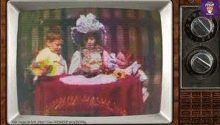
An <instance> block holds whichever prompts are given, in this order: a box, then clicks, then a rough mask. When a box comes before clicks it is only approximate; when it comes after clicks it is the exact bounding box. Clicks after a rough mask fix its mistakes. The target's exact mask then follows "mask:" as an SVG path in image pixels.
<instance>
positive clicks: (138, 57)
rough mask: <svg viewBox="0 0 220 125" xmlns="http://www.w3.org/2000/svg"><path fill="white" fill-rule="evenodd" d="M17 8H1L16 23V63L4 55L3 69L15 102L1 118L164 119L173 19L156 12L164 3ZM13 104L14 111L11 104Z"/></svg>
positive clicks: (168, 100)
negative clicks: (144, 6)
mask: <svg viewBox="0 0 220 125" xmlns="http://www.w3.org/2000/svg"><path fill="white" fill-rule="evenodd" d="M75 2H76V3H77V1H75ZM90 2H91V1H90ZM127 2H128V3H131V5H132V2H133V1H127ZM21 3H22V2H16V1H15V2H14V3H13V2H12V5H8V8H10V7H11V8H12V9H11V10H10V9H9V12H11V13H12V14H11V15H9V16H8V18H9V20H8V21H12V19H13V18H16V19H17V22H16V24H15V25H13V24H10V25H8V27H9V30H8V32H10V31H11V32H13V33H10V34H9V35H8V37H9V39H8V40H9V42H8V43H9V44H8V45H9V46H11V47H15V48H16V49H15V50H14V51H13V52H9V53H8V54H9V55H10V54H11V55H13V57H14V58H15V59H14V58H13V59H12V58H9V60H10V59H11V60H13V61H15V62H14V63H13V64H9V65H11V66H10V68H9V69H12V70H8V71H9V72H10V71H12V72H11V73H10V75H12V74H14V75H15V76H16V77H15V78H16V79H15V80H14V81H15V83H12V82H10V80H9V84H8V90H9V91H8V93H10V94H9V96H8V98H15V100H14V101H10V100H9V101H8V105H9V106H8V111H9V110H10V111H12V112H10V113H8V116H9V118H10V119H8V121H10V122H14V123H19V122H20V123H22V121H23V122H24V123H28V122H29V123H31V122H34V123H38V124H40V123H47V122H51V123H52V122H53V123H55V122H56V123H58V122H62V121H63V122H64V121H65V123H66V124H71V121H73V120H70V118H74V119H75V120H78V121H79V122H80V121H81V122H85V123H87V122H88V123H106V122H107V123H116V122H118V121H117V120H118V119H119V123H124V122H125V123H126V122H127V123H131V122H132V121H129V118H131V119H140V120H142V121H138V120H136V121H134V122H141V123H157V122H158V123H170V122H171V120H172V110H170V109H172V63H171V62H172V60H171V59H172V53H171V48H172V44H171V43H172V39H171V37H172V35H171V34H169V33H172V32H171V25H165V24H166V23H167V24H169V23H171V22H172V20H171V18H169V16H168V18H165V17H166V16H165V14H163V11H162V10H166V7H165V6H169V7H168V10H169V11H170V2H169V1H168V2H167V1H164V2H161V3H160V2H159V3H160V4H161V5H157V6H155V8H150V7H148V9H138V8H137V7H131V6H128V7H126V6H124V7H123V5H124V4H125V3H123V2H122V4H121V5H119V6H118V7H114V6H113V5H112V4H110V2H107V3H108V4H106V5H108V6H105V7H104V6H103V5H102V2H101V1H100V2H91V3H92V4H93V7H88V6H86V5H83V4H81V3H80V2H79V3H78V5H77V6H76V5H75V6H72V7H67V5H68V4H67V3H65V5H66V7H65V6H62V4H64V3H62V2H61V5H60V6H57V7H56V6H53V7H52V8H46V9H45V7H43V6H44V5H43V4H42V3H43V2H39V3H38V2H36V3H37V4H35V7H36V9H27V8H26V7H27V6H28V4H27V6H21ZM45 3H47V4H52V3H50V2H45ZM82 3H83V2H82ZM113 3H114V2H113ZM144 3H146V4H147V3H152V4H154V5H156V4H155V3H154V2H152V1H144ZM13 4H14V5H13ZM38 4H41V5H38ZM114 4H115V5H117V2H115V3H114ZM29 5H33V4H31V2H30V4H29ZM134 5H135V4H134ZM162 5H163V6H162ZM14 6H17V8H18V9H20V10H22V11H17V10H16V9H14ZM29 7H30V6H29ZM21 8H23V9H21ZM164 8H165V9H164ZM18 13H19V14H18ZM17 14H18V15H17ZM15 15H16V16H15ZM168 15H172V13H171V12H170V13H169V14H168ZM13 27H15V28H16V27H17V28H16V30H13V31H12V29H13ZM169 28H170V30H169ZM167 29H168V30H167ZM166 30H167V31H168V32H166V33H168V34H166V33H165V31H166ZM165 34H166V35H165ZM168 36H170V37H168ZM12 37H14V38H12ZM166 41H167V42H166ZM168 48H170V50H168ZM10 50H11V48H10ZM8 57H9V56H8ZM12 66H14V67H12ZM168 71H170V72H168ZM12 81H13V80H12ZM165 93H167V94H165ZM13 94H16V97H14V96H12V95H13ZM166 96H167V98H166ZM13 102H15V104H17V108H12V107H10V106H12V104H13ZM166 104H168V105H166ZM165 109H166V110H165ZM168 112H171V113H168ZM11 116H17V117H15V118H12V117H11ZM122 116H123V117H122ZM57 117H59V121H56V120H55V119H57ZM39 118H42V120H39ZM93 118H95V119H97V121H96V120H94V119H93ZM146 118H147V119H146ZM151 118H155V120H156V119H158V121H150V119H151ZM12 119H13V120H12ZM36 119H38V120H36ZM111 119H113V120H111ZM131 119H130V120H131ZM168 119H169V120H168ZM127 120H128V121H127Z"/></svg>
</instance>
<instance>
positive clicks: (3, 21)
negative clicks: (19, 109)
mask: <svg viewBox="0 0 220 125" xmlns="http://www.w3.org/2000/svg"><path fill="white" fill-rule="evenodd" d="M0 11H1V92H0V94H1V112H0V113H1V125H6V0H1V9H0Z"/></svg>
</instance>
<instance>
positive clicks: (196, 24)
mask: <svg viewBox="0 0 220 125" xmlns="http://www.w3.org/2000/svg"><path fill="white" fill-rule="evenodd" d="M213 29H214V24H213V22H212V21H211V20H210V19H208V18H206V17H202V16H200V17H197V18H195V19H194V20H193V21H192V23H191V31H192V33H193V34H194V35H195V36H197V37H200V38H202V37H205V36H207V35H209V34H210V33H211V32H213Z"/></svg>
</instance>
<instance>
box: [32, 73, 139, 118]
mask: <svg viewBox="0 0 220 125" xmlns="http://www.w3.org/2000/svg"><path fill="white" fill-rule="evenodd" d="M61 77H65V76H57V77H49V78H45V77H42V78H40V79H39V83H38V84H37V85H36V100H35V103H36V110H37V114H38V115H80V114H81V115H85V114H89V115H95V116H96V115H97V116H111V115H116V116H118V115H137V114H141V113H142V110H143V100H142V97H143V96H142V84H141V83H139V80H138V78H136V77H133V76H126V77H125V78H122V79H119V80H117V81H116V82H112V83H108V84H100V85H67V84H64V83H63V82H61V81H60V80H59V78H61Z"/></svg>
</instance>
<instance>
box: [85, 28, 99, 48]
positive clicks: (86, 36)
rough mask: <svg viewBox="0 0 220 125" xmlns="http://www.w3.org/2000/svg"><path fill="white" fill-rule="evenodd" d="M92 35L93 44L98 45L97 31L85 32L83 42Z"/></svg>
mask: <svg viewBox="0 0 220 125" xmlns="http://www.w3.org/2000/svg"><path fill="white" fill-rule="evenodd" d="M91 37H94V38H95V45H100V44H101V35H100V33H99V32H98V31H97V32H89V33H87V34H84V35H83V44H85V43H84V42H85V41H88V39H89V38H91Z"/></svg>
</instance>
